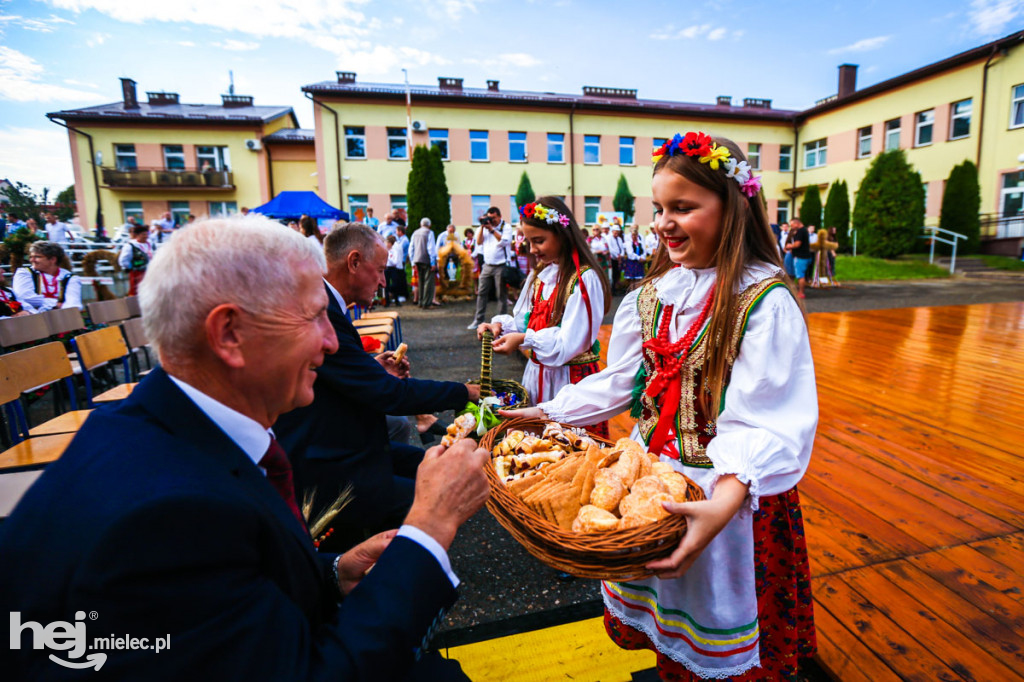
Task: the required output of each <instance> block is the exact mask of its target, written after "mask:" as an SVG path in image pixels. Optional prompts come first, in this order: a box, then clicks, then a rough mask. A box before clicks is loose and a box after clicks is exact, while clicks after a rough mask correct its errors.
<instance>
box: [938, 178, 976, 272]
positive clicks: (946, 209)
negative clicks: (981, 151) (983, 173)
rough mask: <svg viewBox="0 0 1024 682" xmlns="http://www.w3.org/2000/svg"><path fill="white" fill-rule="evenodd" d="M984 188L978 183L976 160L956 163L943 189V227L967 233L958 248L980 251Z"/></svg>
mask: <svg viewBox="0 0 1024 682" xmlns="http://www.w3.org/2000/svg"><path fill="white" fill-rule="evenodd" d="M980 209H981V189H980V188H979V187H978V167H977V166H975V165H974V163H973V162H972V161H964V162H963V163H961V164H960V165H959V166H954V167H953V170H952V171H950V173H949V179H948V180H946V188H945V190H943V192H942V213H941V214H940V215H939V227H941V228H942V229H943V230H950V231H952V232H959V233H960V234H962V235H965V236H966V237H967V242H966V243H961V244H960V245H959V246H958V250H961V249H962V253H976V252H977V251H978V247H979V246H980V245H981V219H980V217H979V215H978V211H979V210H980Z"/></svg>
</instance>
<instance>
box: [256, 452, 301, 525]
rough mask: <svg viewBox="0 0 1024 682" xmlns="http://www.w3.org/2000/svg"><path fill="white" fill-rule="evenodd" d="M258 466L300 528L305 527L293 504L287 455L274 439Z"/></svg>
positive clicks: (293, 490)
mask: <svg viewBox="0 0 1024 682" xmlns="http://www.w3.org/2000/svg"><path fill="white" fill-rule="evenodd" d="M260 466H261V467H263V468H264V469H266V471H267V480H268V481H270V485H272V486H274V490H276V491H277V494H278V495H280V496H281V499H283V500H284V501H285V504H287V505H288V508H289V509H291V510H292V514H294V515H295V518H297V519H298V520H299V523H300V524H302V527H303V528H305V527H306V520H305V519H303V518H302V512H300V511H299V505H298V504H297V503H296V502H295V483H294V482H293V481H292V465H291V463H289V462H288V455H286V454H285V452H284V448H282V447H281V445H280V444H279V443H278V442H277V440H276V439H274V438H271V439H270V447H268V448H267V452H266V454H265V455H263V458H262V459H260Z"/></svg>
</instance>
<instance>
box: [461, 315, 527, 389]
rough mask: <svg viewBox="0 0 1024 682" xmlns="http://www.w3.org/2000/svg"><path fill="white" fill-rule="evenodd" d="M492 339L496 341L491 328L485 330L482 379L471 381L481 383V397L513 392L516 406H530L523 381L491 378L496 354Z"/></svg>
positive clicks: (481, 358) (481, 369) (481, 368)
mask: <svg viewBox="0 0 1024 682" xmlns="http://www.w3.org/2000/svg"><path fill="white" fill-rule="evenodd" d="M492 341H494V335H493V334H491V332H490V330H488V331H485V332H484V338H483V340H482V341H481V342H480V379H478V380H477V381H470V382H469V383H471V384H480V396H481V397H487V396H491V395H494V394H495V393H496V392H500V393H512V394H515V396H516V398H517V400H518V402H517V403H516V405H515V406H514V407H515V408H520V407H529V406H530V395H529V394H528V393H527V392H526V388H525V387H524V386H523V385H522V384H521V383H519V382H518V381H512V380H511V379H491V359H492V357H493V355H494V349H493V347H492V346H491V342H492Z"/></svg>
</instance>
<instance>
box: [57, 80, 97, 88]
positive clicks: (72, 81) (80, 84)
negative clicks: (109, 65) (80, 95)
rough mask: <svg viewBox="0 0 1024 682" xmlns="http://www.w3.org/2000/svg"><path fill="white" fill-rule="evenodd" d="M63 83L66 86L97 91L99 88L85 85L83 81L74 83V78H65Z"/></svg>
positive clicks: (93, 84) (90, 84)
mask: <svg viewBox="0 0 1024 682" xmlns="http://www.w3.org/2000/svg"><path fill="white" fill-rule="evenodd" d="M64 82H65V83H67V84H68V85H77V86H79V87H85V88H92V89H93V90H99V89H100V86H98V85H96V84H95V83H86V82H85V81H76V80H75V79H74V78H65V79H64Z"/></svg>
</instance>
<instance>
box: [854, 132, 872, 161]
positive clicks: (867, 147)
mask: <svg viewBox="0 0 1024 682" xmlns="http://www.w3.org/2000/svg"><path fill="white" fill-rule="evenodd" d="M869 156H871V126H867V127H865V128H861V129H860V130H858V131H857V158H858V159H866V158H868V157H869Z"/></svg>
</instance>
